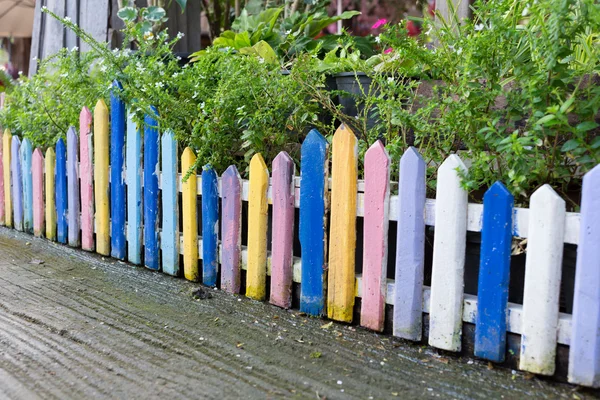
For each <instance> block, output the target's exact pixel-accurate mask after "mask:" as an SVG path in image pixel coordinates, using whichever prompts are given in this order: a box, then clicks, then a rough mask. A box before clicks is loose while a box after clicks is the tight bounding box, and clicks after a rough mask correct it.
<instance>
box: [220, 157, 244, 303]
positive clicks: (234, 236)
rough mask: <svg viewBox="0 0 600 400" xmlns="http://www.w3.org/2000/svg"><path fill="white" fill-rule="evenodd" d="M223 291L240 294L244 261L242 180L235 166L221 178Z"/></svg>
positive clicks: (230, 167) (228, 169)
mask: <svg viewBox="0 0 600 400" xmlns="http://www.w3.org/2000/svg"><path fill="white" fill-rule="evenodd" d="M221 188H222V189H221V190H222V193H223V198H222V200H221V204H222V209H223V216H222V218H221V243H222V257H221V289H222V290H225V291H226V292H229V293H239V292H240V264H241V260H242V255H241V254H242V179H241V178H240V174H239V172H238V170H237V168H236V167H235V165H230V166H229V168H227V169H226V170H225V172H224V173H223V176H222V177H221Z"/></svg>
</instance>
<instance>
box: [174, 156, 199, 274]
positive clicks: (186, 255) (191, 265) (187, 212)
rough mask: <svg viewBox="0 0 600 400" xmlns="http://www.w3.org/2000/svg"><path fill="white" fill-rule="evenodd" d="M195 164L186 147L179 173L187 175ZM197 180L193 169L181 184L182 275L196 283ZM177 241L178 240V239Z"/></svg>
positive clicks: (193, 157)
mask: <svg viewBox="0 0 600 400" xmlns="http://www.w3.org/2000/svg"><path fill="white" fill-rule="evenodd" d="M195 163H196V156H195V155H194V152H193V151H192V149H190V148H189V147H186V148H185V150H184V151H183V155H182V156H181V172H182V173H183V174H184V175H187V174H188V172H190V169H191V168H192V167H193V166H194V164H195ZM196 181H197V178H196V169H195V168H194V169H193V170H192V171H191V172H190V173H189V176H187V179H186V180H184V181H183V182H182V184H181V186H182V190H183V196H182V206H183V275H184V276H185V279H187V280H190V281H197V280H198V278H199V275H200V274H199V272H198V215H197V206H198V205H197V202H198V196H197V195H196V191H197V187H196V186H197V182H196ZM178 239H179V238H178Z"/></svg>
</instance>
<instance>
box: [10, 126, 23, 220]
mask: <svg viewBox="0 0 600 400" xmlns="http://www.w3.org/2000/svg"><path fill="white" fill-rule="evenodd" d="M20 150H21V141H20V140H19V138H18V137H17V136H13V137H12V144H11V153H12V154H11V158H10V162H11V166H10V169H11V171H12V202H13V211H14V213H13V220H14V221H13V223H14V227H15V229H16V230H18V231H22V230H23V173H22V171H21V162H20V160H21V157H20V156H19V153H20Z"/></svg>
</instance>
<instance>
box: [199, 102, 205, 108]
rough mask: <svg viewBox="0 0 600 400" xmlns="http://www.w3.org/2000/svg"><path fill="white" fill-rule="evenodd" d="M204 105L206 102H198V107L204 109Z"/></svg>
mask: <svg viewBox="0 0 600 400" xmlns="http://www.w3.org/2000/svg"><path fill="white" fill-rule="evenodd" d="M205 105H206V104H205V103H204V102H202V103H200V109H201V110H204V106H205Z"/></svg>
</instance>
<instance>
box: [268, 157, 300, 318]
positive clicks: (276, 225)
mask: <svg viewBox="0 0 600 400" xmlns="http://www.w3.org/2000/svg"><path fill="white" fill-rule="evenodd" d="M294 172H295V165H294V160H292V158H291V157H290V156H289V154H288V153H286V152H285V151H282V152H281V153H279V154H278V155H277V157H275V160H273V173H272V183H273V192H272V193H273V194H272V203H273V230H272V240H271V298H270V302H271V304H275V305H276V306H279V307H283V308H290V307H291V306H292V272H293V271H292V267H293V266H292V261H293V258H294V254H293V250H294V212H295V204H294V201H295V196H294Z"/></svg>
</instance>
